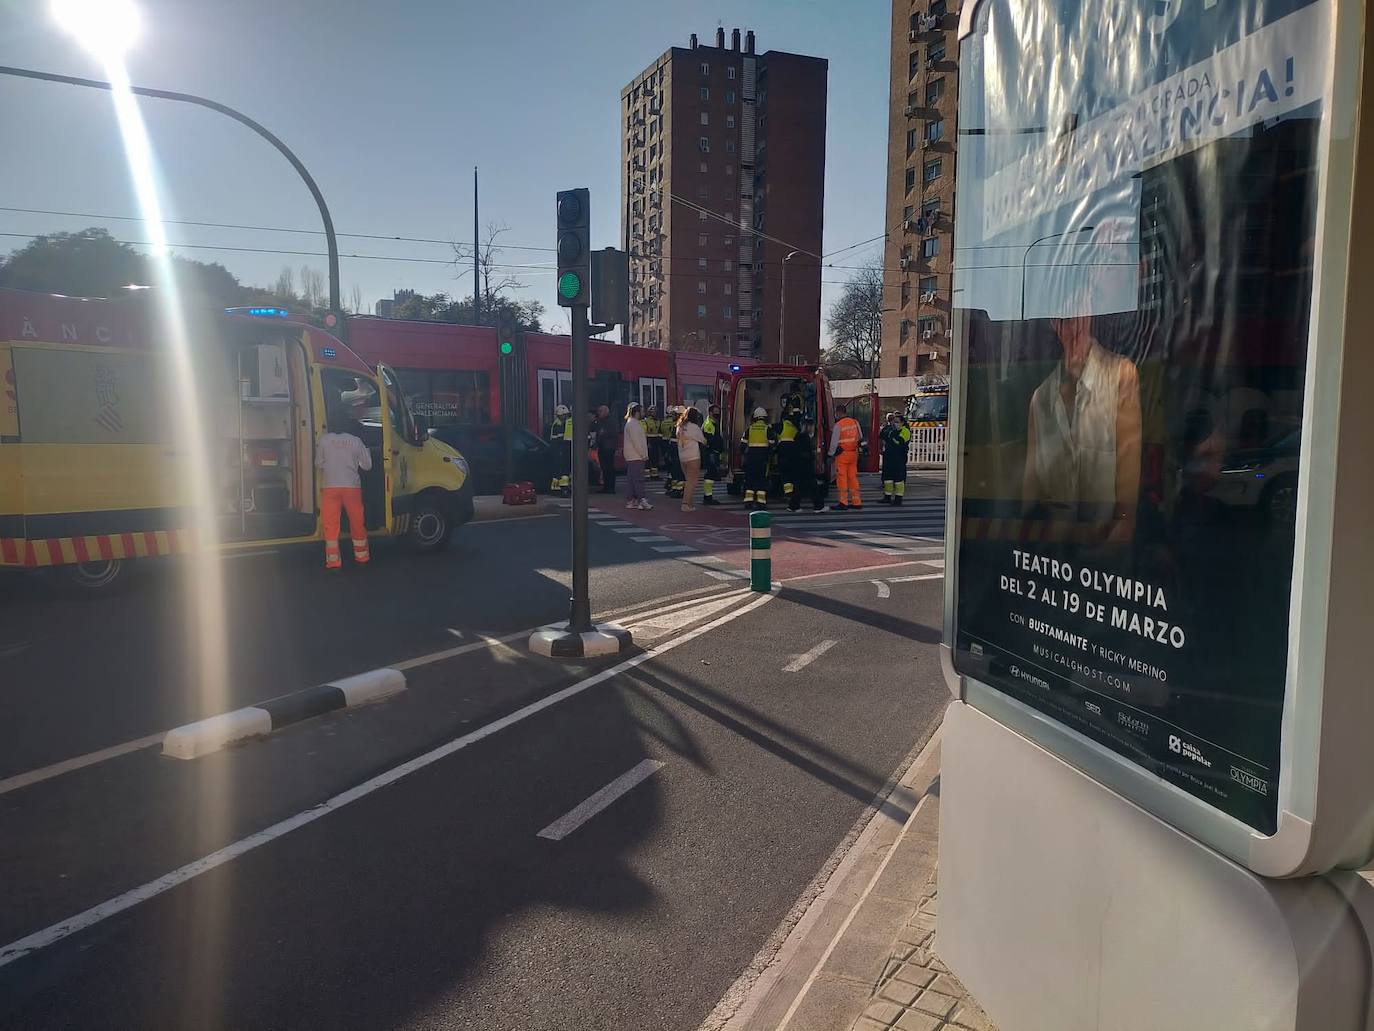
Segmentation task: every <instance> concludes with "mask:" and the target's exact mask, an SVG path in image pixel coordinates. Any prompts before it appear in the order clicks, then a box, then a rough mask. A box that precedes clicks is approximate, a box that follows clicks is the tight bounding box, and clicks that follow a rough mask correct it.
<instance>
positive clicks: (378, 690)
mask: <svg viewBox="0 0 1374 1031" xmlns="http://www.w3.org/2000/svg"><path fill="white" fill-rule="evenodd" d="M329 686H330V687H337V688H338V689H339V690H340V691H342V692H343V696H344V705H345V706H347V707H349V708H351V707H353V706H355V705H366V704H367V703H368V702H377V701H381V700H382V699H383V698H390V697H391V696H392V695H394V694H399V693H400V692H402V691H404V690H405V689H406V678H405V674H404V673H402V672H401V671H400V670H398V669H372V670H368V671H367V672H366V673H359V674H358V675H357V676H352V677H344V678H343V679H342V680H331V681H330V682H329Z"/></svg>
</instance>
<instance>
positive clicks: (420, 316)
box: [391, 290, 544, 333]
mask: <svg viewBox="0 0 1374 1031" xmlns="http://www.w3.org/2000/svg"><path fill="white" fill-rule="evenodd" d="M472 314H473V313H472V298H471V297H466V298H464V299H463V300H461V301H455V300H454V299H453V298H451V297H450V296H449V295H448V294H443V293H439V294H422V293H418V292H416V291H413V290H398V291H397V297H396V301H395V303H394V304H393V306H392V309H391V317H392V318H393V319H411V320H413V321H416V322H455V323H458V324H459V325H464V326H471V325H483V326H495V325H496V321H497V315H498V314H500V315H503V316H507V317H508V318H509V319H510V321H511V322H513V323H514V324H515V325H516V326H517V327H519V328H520V329H521V330H523V331H524V332H526V333H542V332H543V331H544V329H543V325H542V319H543V316H544V306H543V305H542V304H540V303H539V302H538V301H517V300H514V299H513V298H510V297H503V296H499V295H496V296H493V297H490V298H488V300H487V301H486V302H484V303H483V305H482V318H481V321H480V323H475V322H474V321H473V317H472Z"/></svg>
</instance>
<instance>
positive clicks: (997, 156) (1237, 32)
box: [951, 0, 1332, 834]
mask: <svg viewBox="0 0 1374 1031" xmlns="http://www.w3.org/2000/svg"><path fill="white" fill-rule="evenodd" d="M1331 48H1332V43H1331V12H1330V9H1329V5H1328V3H1327V2H1326V0H1316V2H1304V0H1280V2H1271V0H1220V2H1215V3H1211V4H1207V3H1204V2H1203V0H1171V2H1167V3H1146V2H1143V0H1111V2H1108V3H1105V4H1095V5H1093V6H1092V8H1091V11H1090V12H1089V10H1088V9H1087V7H1086V6H1085V5H1082V4H1080V3H1078V2H1075V0H1056V2H1053V3H1048V2H1032V3H1028V4H1024V5H1004V4H981V5H979V6H978V8H977V9H976V11H975V14H974V24H973V26H972V31H971V32H970V33H968V34H967V35H966V36H965V38H964V41H963V44H962V48H961V104H960V128H959V133H960V144H959V169H958V210H957V212H956V219H955V233H956V239H955V255H956V261H955V291H956V292H955V301H956V304H957V306H958V307H959V309H960V316H961V324H962V327H963V338H962V354H963V367H962V375H961V377H960V382H959V387H958V389H959V391H960V393H961V395H962V396H961V397H960V402H959V407H960V411H961V413H962V421H961V427H960V438H961V439H960V450H961V458H960V462H961V470H960V474H959V484H960V491H959V494H958V497H957V500H956V505H957V509H956V513H957V516H958V531H957V534H958V536H957V545H956V547H957V557H956V563H955V567H956V571H957V581H956V585H955V598H956V605H955V610H954V623H953V629H954V634H953V640H952V642H951V644H952V647H953V658H954V665H955V668H956V669H957V670H958V672H960V673H961V674H964V675H965V676H967V677H970V678H973V679H975V680H977V681H978V682H979V683H981V684H984V685H987V686H989V687H991V688H993V689H994V690H995V691H997V692H1000V693H1001V694H1002V695H1004V696H1007V697H1009V698H1011V699H1014V700H1015V701H1016V702H1018V703H1020V704H1022V705H1024V706H1027V707H1029V708H1030V709H1032V710H1034V711H1035V712H1036V713H1038V714H1039V715H1040V716H1041V717H1043V718H1047V719H1049V720H1052V721H1054V722H1056V723H1057V724H1059V725H1062V726H1063V727H1066V728H1068V729H1069V730H1071V731H1073V732H1075V733H1077V734H1080V735H1082V736H1084V737H1086V738H1087V739H1089V740H1090V741H1091V742H1093V743H1095V744H1096V745H1098V746H1101V747H1103V748H1106V749H1108V750H1110V751H1111V752H1114V753H1116V755H1118V756H1119V757H1122V758H1124V759H1126V760H1128V761H1129V762H1131V763H1133V764H1135V765H1136V766H1137V767H1138V768H1139V769H1141V770H1143V771H1144V772H1145V773H1147V774H1148V775H1151V776H1153V777H1157V778H1159V779H1161V780H1163V781H1165V782H1166V783H1168V784H1170V785H1173V786H1174V787H1176V788H1178V789H1180V790H1182V791H1183V792H1186V793H1187V794H1188V795H1191V796H1193V797H1194V798H1195V799H1198V800H1200V801H1202V802H1204V803H1206V804H1207V805H1209V806H1211V807H1213V808H1214V809H1216V810H1219V811H1220V812H1221V813H1223V814H1225V815H1226V816H1228V817H1230V818H1232V819H1234V820H1236V821H1239V822H1240V823H1242V824H1244V825H1245V826H1246V827H1248V828H1251V829H1253V831H1255V832H1257V833H1259V834H1272V833H1274V831H1275V829H1276V826H1277V823H1278V820H1279V808H1278V796H1279V790H1278V788H1279V767H1280V751H1281V748H1280V746H1281V738H1282V731H1283V720H1284V692H1285V683H1286V673H1287V667H1288V658H1289V612H1290V595H1291V590H1292V580H1293V571H1294V528H1295V523H1296V518H1297V505H1298V501H1297V499H1298V479H1299V457H1300V454H1299V452H1300V447H1299V442H1300V440H1301V436H1302V427H1303V423H1304V419H1305V417H1306V415H1307V414H1308V413H1305V412H1304V389H1305V376H1306V370H1307V368H1308V354H1309V345H1310V341H1309V324H1310V321H1311V315H1312V298H1313V288H1314V278H1313V268H1314V252H1315V248H1316V239H1317V225H1318V215H1317V213H1318V207H1319V202H1320V196H1319V192H1320V191H1319V184H1320V179H1321V177H1320V165H1321V160H1320V150H1321V140H1322V132H1323V128H1324V121H1325V119H1326V118H1327V117H1328V110H1327V109H1328V92H1329V89H1330V86H1329V82H1330V71H1331V66H1330V59H1329V55H1330V52H1331ZM1047 55H1048V56H1047Z"/></svg>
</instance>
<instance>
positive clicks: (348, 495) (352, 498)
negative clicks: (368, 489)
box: [315, 412, 372, 569]
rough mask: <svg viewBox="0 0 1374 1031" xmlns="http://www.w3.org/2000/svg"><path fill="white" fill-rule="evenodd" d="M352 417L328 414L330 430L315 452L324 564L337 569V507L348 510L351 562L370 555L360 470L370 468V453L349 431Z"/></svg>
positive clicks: (338, 563) (338, 565)
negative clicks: (364, 520)
mask: <svg viewBox="0 0 1374 1031" xmlns="http://www.w3.org/2000/svg"><path fill="white" fill-rule="evenodd" d="M351 428H352V420H351V419H350V418H349V417H348V416H347V415H346V414H345V413H343V412H333V413H331V414H330V417H329V432H328V433H326V434H325V435H324V436H323V437H321V438H320V446H319V448H317V449H316V451H315V467H316V468H317V469H320V470H321V471H322V480H321V485H320V501H321V505H320V507H321V509H322V512H321V521H322V522H323V523H324V565H325V568H326V569H338V568H339V567H340V566H341V565H342V564H343V563H342V562H341V561H340V556H339V510H340V509H344V510H346V511H347V512H348V535H349V537H351V538H352V539H353V561H354V562H357V563H359V564H362V563H364V562H366V561H367V560H368V559H369V558H370V557H371V556H370V555H369V554H368V550H367V527H366V526H364V525H363V484H362V480H361V479H360V478H359V476H358V472H359V470H362V471H363V472H366V471H367V470H369V469H371V468H372V455H371V454H370V453H369V452H368V450H367V445H366V444H364V443H363V442H362V441H361V440H360V439H359V438H358V437H357V436H356V435H354V434H353V433H352V432H350V430H351Z"/></svg>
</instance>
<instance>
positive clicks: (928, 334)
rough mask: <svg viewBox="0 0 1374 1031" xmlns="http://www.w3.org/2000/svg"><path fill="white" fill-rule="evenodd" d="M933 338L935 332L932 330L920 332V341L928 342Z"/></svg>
mask: <svg viewBox="0 0 1374 1031" xmlns="http://www.w3.org/2000/svg"><path fill="white" fill-rule="evenodd" d="M934 336H935V330H933V329H923V330H921V339H922V340H930V339H931V338H932V337H934Z"/></svg>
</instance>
